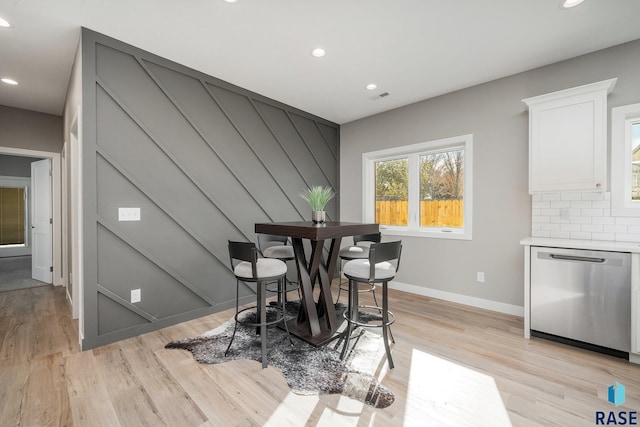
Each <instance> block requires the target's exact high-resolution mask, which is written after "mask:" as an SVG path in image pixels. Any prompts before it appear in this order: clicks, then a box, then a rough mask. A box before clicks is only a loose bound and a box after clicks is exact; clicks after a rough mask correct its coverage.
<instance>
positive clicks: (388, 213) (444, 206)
mask: <svg viewBox="0 0 640 427" xmlns="http://www.w3.org/2000/svg"><path fill="white" fill-rule="evenodd" d="M408 217H409V204H408V202H407V201H406V200H392V201H390V200H377V201H376V222H377V223H378V224H384V225H399V226H406V225H407V219H408ZM463 220H464V201H463V200H422V201H421V202H420V226H421V227H462V226H463V224H464V222H463Z"/></svg>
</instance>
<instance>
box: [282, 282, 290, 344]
mask: <svg viewBox="0 0 640 427" xmlns="http://www.w3.org/2000/svg"><path fill="white" fill-rule="evenodd" d="M280 291H281V292H282V293H284V294H286V291H287V280H286V278H284V279H282V280H280ZM286 304H287V299H286V298H283V303H282V305H280V308H281V309H282V322H283V323H284V330H285V331H287V337H289V344H291V345H292V346H293V340H292V339H291V334H289V327H288V326H287V316H286V310H287V308H286Z"/></svg>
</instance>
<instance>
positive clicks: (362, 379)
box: [165, 303, 394, 408]
mask: <svg viewBox="0 0 640 427" xmlns="http://www.w3.org/2000/svg"><path fill="white" fill-rule="evenodd" d="M343 310H344V308H342V309H341V310H339V311H343ZM287 312H288V317H289V316H291V317H292V316H295V313H297V304H295V303H290V304H288V305H287ZM251 315H252V314H251V313H249V314H248V316H251ZM268 315H269V316H275V312H272V311H271V310H269V311H268ZM247 320H250V319H247ZM234 323H235V322H234V321H233V319H232V320H230V321H227V322H225V323H224V324H222V325H220V326H219V327H217V328H215V329H213V330H211V331H208V332H206V333H204V334H202V335H200V336H197V337H194V338H186V339H182V340H177V341H172V342H170V343H169V344H167V345H166V346H165V348H176V349H184V350H188V351H190V352H191V353H192V354H193V357H194V358H195V359H196V360H197V361H198V362H200V363H209V364H218V363H224V362H228V361H231V360H238V359H250V360H256V361H259V360H260V336H259V335H257V334H256V330H255V328H251V327H246V326H243V325H240V324H239V325H238V330H237V331H236V336H235V339H234V341H233V344H232V346H231V349H230V350H229V353H228V354H227V356H226V357H225V355H224V352H225V350H226V349H227V345H228V344H229V340H230V339H231V335H232V333H233V326H234ZM267 339H268V344H267V348H268V350H267V360H268V364H269V365H271V366H274V367H276V368H277V369H279V370H280V371H281V372H282V373H283V375H284V377H285V379H286V381H287V384H288V385H289V387H290V388H291V390H292V391H293V392H294V393H297V394H303V395H318V394H342V395H344V396H348V397H350V398H352V399H356V400H358V401H361V402H363V403H365V404H367V405H370V406H373V407H375V408H386V407H387V406H389V405H391V404H392V403H393V401H394V395H393V393H392V392H391V391H390V390H389V389H388V388H386V387H385V386H383V385H382V384H380V382H379V381H378V380H377V379H376V378H375V377H374V376H373V374H374V373H375V371H376V370H377V368H378V366H379V364H380V362H381V361H383V360H385V359H384V358H385V352H384V343H383V340H382V337H381V336H380V335H379V334H376V333H374V332H370V331H368V330H365V329H364V328H359V329H357V330H356V333H355V334H354V335H353V336H352V339H351V343H350V347H352V350H351V351H350V352H348V357H346V358H345V360H344V361H343V360H340V351H341V347H342V345H343V340H339V339H338V340H336V341H334V342H332V343H329V344H327V345H325V346H322V347H314V346H312V345H311V344H308V343H306V342H305V341H302V340H300V339H298V338H296V337H295V336H293V335H291V339H292V341H293V345H291V343H290V342H289V339H288V337H287V333H286V331H284V330H282V329H280V328H278V327H270V328H268V330H267Z"/></svg>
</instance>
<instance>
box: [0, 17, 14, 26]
mask: <svg viewBox="0 0 640 427" xmlns="http://www.w3.org/2000/svg"><path fill="white" fill-rule="evenodd" d="M0 27H3V28H10V27H11V24H9V21H7V20H6V19H3V18H0Z"/></svg>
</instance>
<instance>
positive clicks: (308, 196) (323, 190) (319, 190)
mask: <svg viewBox="0 0 640 427" xmlns="http://www.w3.org/2000/svg"><path fill="white" fill-rule="evenodd" d="M335 195H336V193H335V191H333V189H332V188H331V187H323V186H321V185H314V186H311V187H310V188H307V189H306V190H304V191H303V192H302V193H300V197H302V198H303V199H304V200H306V201H307V203H309V206H311V211H312V212H311V219H312V220H313V222H315V223H316V224H321V223H323V222H324V221H325V219H326V212H325V210H324V207H325V206H326V205H327V203H329V200H331V199H333V197H334V196H335Z"/></svg>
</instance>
